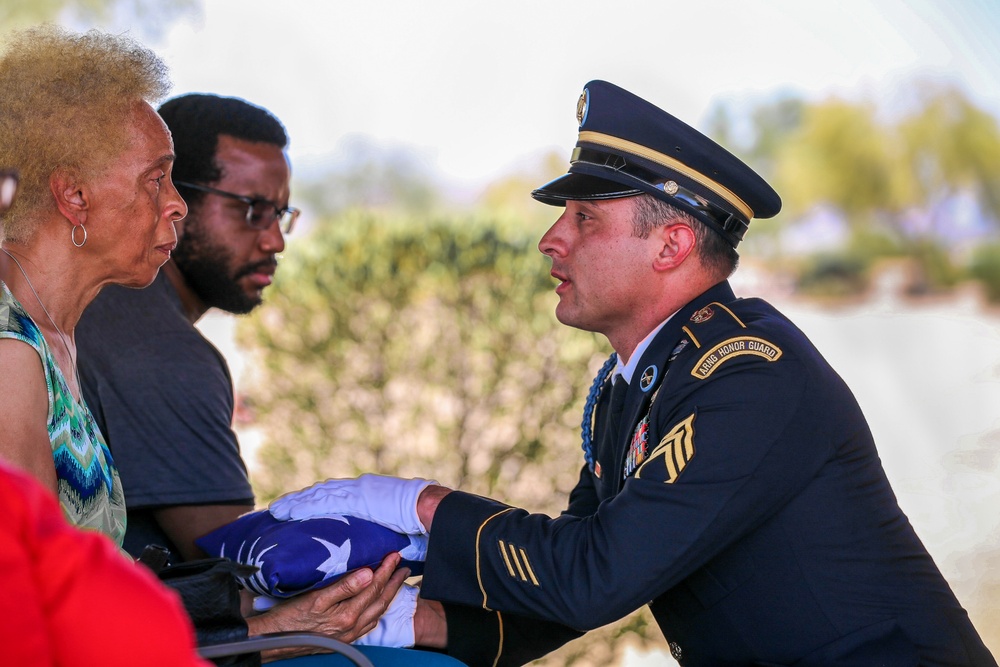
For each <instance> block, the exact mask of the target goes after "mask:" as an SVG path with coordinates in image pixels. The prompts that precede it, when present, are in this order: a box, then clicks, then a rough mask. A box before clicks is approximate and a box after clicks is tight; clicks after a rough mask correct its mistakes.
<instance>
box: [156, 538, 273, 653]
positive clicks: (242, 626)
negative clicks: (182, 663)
mask: <svg viewBox="0 0 1000 667" xmlns="http://www.w3.org/2000/svg"><path fill="white" fill-rule="evenodd" d="M160 549H162V547H160ZM164 551H165V550H164ZM139 561H140V562H143V563H145V564H147V565H149V566H150V567H151V568H152V569H153V571H154V572H156V574H157V576H159V578H160V581H162V582H163V583H164V584H166V585H167V586H170V587H171V588H173V589H174V590H175V591H177V593H178V594H179V595H180V596H181V601H182V602H183V603H184V608H185V609H186V610H187V613H188V616H190V617H191V622H192V623H193V624H194V629H195V633H196V634H197V637H198V646H209V645H211V644H221V643H224V642H235V641H240V640H242V639H246V638H247V634H248V631H247V622H246V621H245V620H244V619H243V614H242V613H240V585H239V582H238V579H237V577H246V576H250V575H252V574H253V573H254V572H255V571H256V570H257V568H255V567H252V566H249V565H241V564H239V563H235V562H233V561H231V560H229V559H228V558H205V559H202V560H194V561H188V562H185V563H179V564H177V565H169V566H167V567H162V565H163V563H164V562H165V561H166V559H165V557H164V554H163V553H162V552H159V551H158V550H157V549H155V548H154V549H151V548H150V547H146V552H144V553H143V555H142V557H140V558H139ZM151 561H152V562H151ZM157 561H159V563H157ZM158 567H159V568H162V569H158ZM213 662H215V664H216V665H220V667H221V666H224V667H260V653H247V654H243V655H234V656H227V657H224V658H216V659H215V660H214V661H213Z"/></svg>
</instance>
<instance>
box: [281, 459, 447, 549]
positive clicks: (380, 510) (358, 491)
mask: <svg viewBox="0 0 1000 667" xmlns="http://www.w3.org/2000/svg"><path fill="white" fill-rule="evenodd" d="M432 484H435V482H433V481H431V480H426V479H399V478H396V477H386V476H384V475H373V474H370V473H369V474H365V475H361V476H360V477H358V478H357V479H328V480H326V481H325V482H317V483H316V484H313V485H312V486H310V487H309V488H307V489H302V490H301V491H294V492H292V493H288V494H285V495H283V496H281V497H280V498H278V499H277V500H275V501H273V502H272V503H271V504H270V506H269V507H268V509H269V510H270V512H271V515H272V516H273V517H274V518H275V519H278V520H279V521H287V520H289V519H314V518H316V517H324V516H330V515H338V516H353V517H357V518H359V519H365V520H367V521H371V522H373V523H377V524H379V525H382V526H385V527H386V528H391V529H392V530H395V531H396V532H399V533H405V534H409V535H422V534H424V533H426V532H427V530H426V529H425V527H424V526H423V525H422V524H421V523H420V519H419V518H418V517H417V497H418V496H419V495H420V492H421V491H423V490H424V489H425V488H427V487H428V486H430V485H432Z"/></svg>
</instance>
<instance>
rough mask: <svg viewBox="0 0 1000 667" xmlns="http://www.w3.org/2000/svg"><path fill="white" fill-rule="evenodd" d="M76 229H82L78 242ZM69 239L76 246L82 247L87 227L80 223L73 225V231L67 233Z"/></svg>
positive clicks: (84, 243)
mask: <svg viewBox="0 0 1000 667" xmlns="http://www.w3.org/2000/svg"><path fill="white" fill-rule="evenodd" d="M78 229H82V230H83V240H82V241H80V242H79V243H77V242H76V230H78ZM69 239H70V241H72V242H73V245H75V246H76V247H77V248H82V247H83V246H84V245H86V244H87V228H86V227H84V226H83V224H82V223H81V224H79V225H73V231H72V232H70V233H69Z"/></svg>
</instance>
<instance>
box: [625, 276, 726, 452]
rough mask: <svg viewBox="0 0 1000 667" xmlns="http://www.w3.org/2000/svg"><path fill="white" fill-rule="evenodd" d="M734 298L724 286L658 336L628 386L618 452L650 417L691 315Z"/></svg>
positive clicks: (710, 292) (697, 300) (691, 306)
mask: <svg viewBox="0 0 1000 667" xmlns="http://www.w3.org/2000/svg"><path fill="white" fill-rule="evenodd" d="M735 298H736V297H735V295H734V294H733V290H732V288H731V287H730V286H729V282H728V281H724V282H721V283H719V284H718V285H716V286H714V287H712V288H711V289H709V290H708V291H706V292H704V293H702V294H701V295H700V296H698V297H697V298H695V299H694V300H692V301H691V302H690V303H688V304H687V305H686V306H684V307H683V308H681V309H680V310H679V311H677V313H676V314H675V315H674V316H673V317H671V318H670V321H669V322H667V323H666V324H665V325H664V326H663V328H662V329H660V332H659V333H658V334H656V337H655V338H654V339H653V341H652V343H650V345H649V347H647V348H646V351H645V352H644V353H643V355H642V357H640V359H639V364H638V366H636V369H635V377H633V378H632V382H630V383H629V387H628V394H627V395H626V396H625V407H624V410H623V412H622V418H621V419H622V420H621V427H620V428H619V429H618V436H617V442H616V445H617V447H616V451H618V452H623V451H627V448H628V447H629V446H630V445H631V442H632V437H633V435H634V434H635V428H636V426H637V425H638V424H639V421H640V420H641V419H642V418H644V417H645V416H646V415H647V414H648V413H649V406H650V402H651V400H652V398H653V395H654V394H655V393H656V390H657V389H658V388H659V386H660V384H661V383H662V382H663V380H664V377H665V376H666V374H667V370H668V364H669V359H670V357H671V353H672V352H673V350H674V349H675V348H676V347H677V344H678V343H679V342H680V340H681V337H682V336H685V334H684V331H683V327H684V326H685V325H686V324H688V320H689V319H690V318H691V315H692V314H694V313H695V312H697V311H698V310H700V309H701V308H703V307H704V306H705V305H707V304H709V303H712V302H713V301H718V302H720V303H728V302H731V301H733V300H734V299H735ZM685 337H686V336H685ZM644 374H652V375H653V378H652V380H651V381H650V382H649V384H648V385H645V384H644V382H643V375H644ZM644 386H647V388H646V390H645V391H643V387H644Z"/></svg>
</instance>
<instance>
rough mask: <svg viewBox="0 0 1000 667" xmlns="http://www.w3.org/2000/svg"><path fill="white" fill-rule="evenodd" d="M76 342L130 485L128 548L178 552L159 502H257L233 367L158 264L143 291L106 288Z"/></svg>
mask: <svg viewBox="0 0 1000 667" xmlns="http://www.w3.org/2000/svg"><path fill="white" fill-rule="evenodd" d="M76 342H77V347H78V348H79V364H80V374H81V378H82V380H83V393H84V396H85V398H86V401H87V404H88V405H89V406H90V409H91V411H92V412H93V413H94V417H95V419H96V420H97V423H98V426H99V427H100V429H101V432H102V433H103V434H104V437H105V438H106V439H107V442H108V445H109V447H110V448H111V454H112V456H113V457H114V461H115V464H116V465H117V466H118V470H119V473H120V475H121V480H122V485H123V487H124V489H125V506H126V508H127V511H128V526H127V529H126V533H125V549H126V550H127V551H128V552H129V553H131V554H133V555H138V554H139V553H141V552H142V549H143V548H144V547H145V546H146V545H147V544H161V545H163V546H165V547H167V548H169V549H171V550H172V551H173V552H174V553H175V554H176V553H177V550H176V548H175V546H174V545H173V544H172V543H170V541H169V540H168V539H167V537H166V535H165V534H164V533H163V531H162V530H160V528H159V526H158V525H157V523H156V521H155V520H154V519H153V515H152V510H154V509H159V508H163V507H170V506H176V505H216V504H253V490H252V489H251V487H250V482H249V479H248V478H247V470H246V465H245V464H244V463H243V459H242V458H241V457H240V448H239V443H238V442H237V439H236V434H235V433H234V432H233V429H232V421H233V383H232V379H231V377H230V375H229V368H228V366H227V365H226V361H225V359H224V358H223V357H222V354H220V353H219V351H218V350H217V349H216V348H215V347H214V346H213V345H212V344H211V343H210V342H209V341H208V340H206V339H205V337H204V336H202V335H201V333H200V332H199V331H198V330H197V329H196V328H195V327H194V326H193V325H192V324H191V323H190V322H189V321H188V320H187V318H186V317H185V316H184V312H183V309H182V307H181V301H180V297H179V296H178V294H177V291H176V290H175V289H174V288H173V285H171V283H170V281H169V280H168V279H167V277H166V276H165V275H164V273H163V272H162V271H161V272H160V274H159V276H157V278H156V280H155V281H154V282H153V284H152V285H150V286H149V287H148V288H146V289H143V290H133V289H126V288H123V287H116V286H112V287H106V288H105V289H104V290H102V292H101V294H100V295H99V296H98V297H97V299H95V300H94V302H93V303H92V304H91V305H90V306H88V308H87V310H86V312H84V314H83V318H82V319H81V320H80V323H79V325H78V326H77V329H76Z"/></svg>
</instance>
